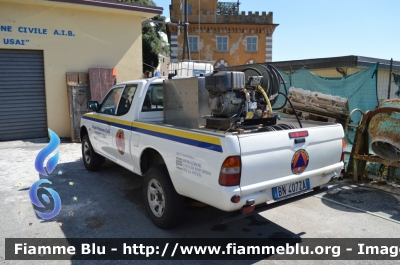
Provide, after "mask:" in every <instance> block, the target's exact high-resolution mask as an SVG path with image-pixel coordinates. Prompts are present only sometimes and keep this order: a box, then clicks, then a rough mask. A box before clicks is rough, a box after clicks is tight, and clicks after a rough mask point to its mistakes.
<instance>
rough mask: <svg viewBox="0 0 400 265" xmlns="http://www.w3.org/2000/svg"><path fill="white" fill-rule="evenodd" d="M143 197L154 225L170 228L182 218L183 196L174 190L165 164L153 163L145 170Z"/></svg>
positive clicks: (183, 208)
mask: <svg viewBox="0 0 400 265" xmlns="http://www.w3.org/2000/svg"><path fill="white" fill-rule="evenodd" d="M143 197H144V203H145V208H146V210H147V213H148V214H149V216H150V219H151V220H152V221H153V223H154V224H155V225H156V226H158V227H160V228H164V229H166V228H171V227H173V226H175V225H176V224H178V222H179V221H180V220H181V219H182V217H183V215H184V210H185V198H184V197H183V196H181V195H179V194H178V193H177V192H176V191H175V188H174V186H173V184H172V182H171V179H170V177H169V174H168V170H167V167H166V166H165V165H155V166H153V167H151V168H150V169H149V170H148V171H147V172H146V175H145V178H144V183H143Z"/></svg>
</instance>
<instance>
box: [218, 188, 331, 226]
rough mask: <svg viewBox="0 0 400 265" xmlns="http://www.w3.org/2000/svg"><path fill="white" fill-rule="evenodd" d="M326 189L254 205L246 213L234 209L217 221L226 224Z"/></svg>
mask: <svg viewBox="0 0 400 265" xmlns="http://www.w3.org/2000/svg"><path fill="white" fill-rule="evenodd" d="M327 190H328V188H327V187H325V188H322V189H319V190H310V191H308V192H306V193H301V194H298V195H295V196H292V197H290V198H287V199H285V200H280V201H278V202H274V203H271V204H267V203H263V204H259V205H257V206H256V207H255V210H254V211H252V212H251V213H248V214H242V213H240V211H236V212H234V213H231V214H229V215H227V216H224V217H221V218H220V219H219V223H220V224H226V223H228V222H232V221H235V220H239V219H242V218H244V217H247V216H250V215H253V214H257V213H260V212H264V211H267V210H271V209H273V208H276V207H279V206H282V205H285V204H287V203H291V202H295V201H298V200H301V199H304V198H307V197H311V196H314V195H316V194H319V193H322V192H325V191H327Z"/></svg>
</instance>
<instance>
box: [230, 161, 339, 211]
mask: <svg viewBox="0 0 400 265" xmlns="http://www.w3.org/2000/svg"><path fill="white" fill-rule="evenodd" d="M342 168H343V163H342V162H340V163H337V164H334V165H330V166H328V167H324V168H320V169H318V170H313V171H309V172H305V173H303V174H301V175H291V176H287V177H282V178H276V179H272V180H268V181H265V182H261V183H255V184H253V185H248V186H244V187H240V190H241V194H240V197H241V200H240V202H239V203H231V204H230V206H231V208H230V209H224V210H225V211H236V210H239V209H241V208H242V207H243V206H244V205H246V201H249V200H254V201H255V205H260V204H264V203H266V202H271V201H274V199H273V194H272V188H273V187H277V186H280V185H284V184H288V183H292V182H296V181H300V180H304V179H307V178H308V179H309V181H310V189H311V190H312V189H313V188H315V187H319V186H321V185H324V184H326V183H328V182H329V181H330V180H331V179H332V178H335V177H338V176H340V172H341V170H342ZM300 194H301V193H300ZM296 195H298V194H294V196H296ZM290 197H291V196H288V197H284V198H281V199H279V201H283V200H287V199H289V198H290Z"/></svg>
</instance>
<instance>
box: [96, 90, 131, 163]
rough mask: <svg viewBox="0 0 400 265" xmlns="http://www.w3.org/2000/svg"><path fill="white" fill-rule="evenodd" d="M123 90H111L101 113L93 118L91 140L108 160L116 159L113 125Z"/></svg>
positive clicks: (103, 103) (100, 110) (104, 101)
mask: <svg viewBox="0 0 400 265" xmlns="http://www.w3.org/2000/svg"><path fill="white" fill-rule="evenodd" d="M123 89H124V87H123V86H120V87H115V88H113V89H111V90H110V92H108V94H107V95H106V97H105V98H104V100H103V102H102V103H101V105H100V109H99V111H98V112H97V113H96V114H95V115H94V116H93V117H92V118H93V123H92V124H93V125H92V129H93V130H92V131H93V137H91V139H93V144H94V145H95V146H96V147H97V148H96V149H97V150H99V151H100V152H101V153H103V154H104V155H106V156H107V157H108V158H114V157H115V156H114V155H113V135H112V130H111V124H112V123H113V122H114V120H115V117H116V110H117V106H118V101H119V99H120V97H121V94H122V91H123ZM113 160H114V159H113Z"/></svg>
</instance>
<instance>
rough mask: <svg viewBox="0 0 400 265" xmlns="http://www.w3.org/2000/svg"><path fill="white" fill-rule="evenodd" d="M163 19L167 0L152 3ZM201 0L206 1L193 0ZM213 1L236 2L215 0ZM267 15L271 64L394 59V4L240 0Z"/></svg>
mask: <svg viewBox="0 0 400 265" xmlns="http://www.w3.org/2000/svg"><path fill="white" fill-rule="evenodd" d="M153 1H154V2H155V3H156V5H157V6H160V7H163V8H164V11H163V16H165V17H167V18H169V16H170V15H169V5H170V4H171V0H153ZM199 1H200V2H201V1H207V0H199ZM219 2H236V0H231V1H224V0H222V1H219ZM240 3H241V4H240V6H239V11H240V12H241V11H246V13H247V11H252V12H253V13H254V12H255V11H259V12H260V14H261V12H262V11H266V12H267V13H268V12H273V23H274V24H279V26H277V27H276V29H275V32H274V33H273V44H272V60H273V61H291V60H302V59H314V58H327V57H339V56H347V55H358V56H365V57H372V58H379V59H387V60H390V59H391V58H393V60H395V61H400V0H302V1H301V0H241V1H240Z"/></svg>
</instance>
